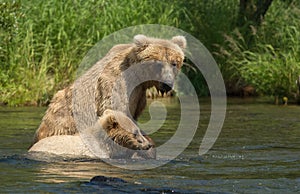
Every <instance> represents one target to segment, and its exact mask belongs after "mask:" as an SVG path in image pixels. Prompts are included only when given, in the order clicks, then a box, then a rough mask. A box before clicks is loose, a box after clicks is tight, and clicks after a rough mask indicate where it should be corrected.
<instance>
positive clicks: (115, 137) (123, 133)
mask: <svg viewBox="0 0 300 194" xmlns="http://www.w3.org/2000/svg"><path fill="white" fill-rule="evenodd" d="M99 123H100V126H101V127H102V129H104V130H105V132H106V133H107V137H108V138H109V139H111V140H112V141H114V142H115V143H117V144H118V145H120V146H122V147H125V148H129V149H131V150H149V149H151V148H153V147H154V142H153V140H152V139H151V138H150V137H148V136H147V135H145V134H144V133H143V132H142V131H141V130H140V129H139V128H138V126H137V125H136V124H135V123H134V122H133V121H132V120H131V119H130V118H128V117H127V116H126V115H125V114H124V113H122V112H120V111H114V110H110V109H107V110H105V111H104V113H103V116H102V117H100V119H99Z"/></svg>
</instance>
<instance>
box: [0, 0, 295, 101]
mask: <svg viewBox="0 0 300 194" xmlns="http://www.w3.org/2000/svg"><path fill="white" fill-rule="evenodd" d="M289 2H291V3H290V4H288V3H286V2H284V1H278V0H277V1H276V0H275V1H274V3H273V4H272V5H271V7H270V9H269V11H268V12H267V15H266V18H265V21H264V22H263V24H262V26H261V27H260V28H259V29H255V28H253V33H254V37H255V42H254V44H252V45H251V46H250V45H247V44H246V43H245V41H244V40H245V39H246V38H247V37H243V35H241V33H240V32H239V30H240V29H238V28H236V20H237V13H238V3H239V1H238V0H232V1H221V0H216V1H197V0H190V1H181V0H175V1H172V3H170V1H160V0H154V1H131V0H123V1H121V0H99V1H94V0H87V1H84V0H66V1H58V0H49V1H39V0H32V1H21V0H19V1H18V0H17V1H1V2H0V10H1V11H0V102H1V103H4V104H8V105H11V106H17V105H24V104H32V105H44V104H47V103H49V101H50V99H51V98H52V96H53V94H54V93H55V92H56V91H57V90H59V89H62V88H63V87H65V86H66V85H68V84H70V83H71V82H72V81H73V80H74V77H75V73H76V70H77V67H78V65H79V64H80V62H81V60H82V59H83V57H84V56H85V55H86V53H87V52H88V50H89V49H90V48H91V47H92V46H93V45H94V44H96V43H97V42H98V41H100V40H101V39H102V38H104V37H105V36H107V35H109V34H111V33H113V32H115V31H117V30H120V29H123V28H126V27H129V26H134V25H139V24H164V25H169V26H174V27H178V28H181V29H183V30H185V31H187V32H189V33H191V34H192V35H194V36H195V37H196V38H198V39H199V40H201V42H203V44H204V45H205V46H206V47H207V48H208V49H209V50H210V51H211V52H212V53H213V54H214V57H215V58H216V60H217V62H218V64H219V67H220V69H221V71H222V74H223V77H224V79H225V82H226V85H227V86H229V85H232V84H234V85H237V87H243V85H247V84H251V85H253V86H255V87H256V88H257V89H258V91H259V92H260V93H261V94H262V95H277V93H278V94H279V93H280V95H290V94H291V93H293V92H294V91H295V87H294V85H293V82H294V79H295V76H296V75H297V74H299V73H300V72H299V66H300V65H299V57H300V56H299V53H300V52H299V47H300V43H299V33H300V23H299V15H300V14H299V8H300V5H299V3H298V2H297V1H289ZM258 59H259V60H258ZM183 71H184V72H185V73H186V74H187V75H188V76H189V78H190V80H191V81H192V83H193V85H194V86H195V88H196V91H197V92H198V94H200V95H208V94H209V91H208V88H207V87H206V83H205V80H204V79H203V77H202V75H201V73H200V72H195V71H192V70H191V69H189V68H185V69H184V70H183ZM270 72H271V74H272V76H273V77H270V76H269V77H268V75H269V74H270ZM281 72H284V73H281ZM271 78H272V79H271ZM268 80H275V81H268ZM228 88H229V89H230V87H228ZM274 88H276V89H274Z"/></svg>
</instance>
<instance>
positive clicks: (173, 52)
mask: <svg viewBox="0 0 300 194" xmlns="http://www.w3.org/2000/svg"><path fill="white" fill-rule="evenodd" d="M185 48H186V39H185V37H183V36H174V37H173V38H172V39H171V40H165V39H158V38H151V37H147V36H145V35H136V36H135V37H134V49H133V53H132V55H131V56H129V57H130V58H131V59H132V58H135V65H136V64H140V65H142V66H143V67H142V68H140V67H139V68H136V69H137V71H138V72H136V75H138V76H140V78H141V79H145V77H147V78H148V79H149V78H152V80H151V81H149V82H148V84H146V87H147V88H149V87H152V86H155V87H157V88H162V89H163V90H165V91H166V92H168V91H169V90H170V89H171V88H172V87H173V85H174V82H175V78H176V76H177V74H178V72H179V70H180V69H181V67H182V64H183V60H184V52H183V51H184V49H185ZM133 55H134V56H133Z"/></svg>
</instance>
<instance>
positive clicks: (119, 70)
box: [33, 35, 186, 149]
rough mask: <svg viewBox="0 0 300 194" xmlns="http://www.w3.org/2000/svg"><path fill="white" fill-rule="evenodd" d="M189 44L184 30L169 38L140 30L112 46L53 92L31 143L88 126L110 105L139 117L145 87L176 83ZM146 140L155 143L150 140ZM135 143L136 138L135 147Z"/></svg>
mask: <svg viewBox="0 0 300 194" xmlns="http://www.w3.org/2000/svg"><path fill="white" fill-rule="evenodd" d="M185 47H186V40H185V38H184V37H183V36H175V37H173V38H172V39H171V40H165V39H157V38H150V37H146V36H144V35H136V36H135V37H134V40H133V43H131V44H119V45H116V46H114V47H113V48H112V49H111V50H110V51H109V52H108V53H107V54H106V56H105V57H103V58H102V59H101V60H99V61H98V62H97V63H96V64H95V65H93V66H92V67H91V68H90V69H89V70H88V71H87V72H86V73H85V74H83V75H82V76H81V77H79V78H78V79H77V80H76V81H75V82H74V83H73V84H72V85H70V86H69V87H67V88H65V89H63V90H61V91H58V92H57V93H56V94H55V95H54V97H53V99H52V101H51V103H50V105H49V108H48V110H47V111H46V113H45V116H44V117H43V119H42V122H41V124H40V126H39V128H38V129H37V131H36V133H35V137H34V141H33V144H35V143H37V142H38V141H40V140H41V139H43V138H46V137H50V136H55V135H76V134H78V133H79V132H82V131H85V130H86V128H89V127H90V126H93V125H94V123H95V122H96V120H97V119H96V118H97V117H101V116H102V115H103V113H104V111H105V110H107V109H113V110H118V111H120V112H123V113H124V114H125V115H126V116H128V117H129V118H132V120H133V121H136V120H137V118H138V117H139V115H140V114H141V112H142V111H143V109H144V108H145V106H146V89H147V88H150V87H153V86H156V87H158V86H159V84H161V83H164V84H167V85H168V86H169V87H170V88H172V86H173V84H174V80H175V77H176V75H177V74H178V71H179V70H180V68H181V66H182V64H183V59H184V53H183V49H184V48H185ZM139 81H140V83H139ZM118 138H120V136H118ZM132 138H135V137H132ZM132 138H131V139H130V138H129V139H126V141H131V140H132ZM143 141H145V142H147V143H148V144H151V141H152V140H151V139H149V138H144V139H143ZM132 142H136V141H135V140H132ZM136 146H137V145H135V144H134V143H133V144H132V148H135V147H136ZM146 148H147V146H146ZM147 149H148V148H147Z"/></svg>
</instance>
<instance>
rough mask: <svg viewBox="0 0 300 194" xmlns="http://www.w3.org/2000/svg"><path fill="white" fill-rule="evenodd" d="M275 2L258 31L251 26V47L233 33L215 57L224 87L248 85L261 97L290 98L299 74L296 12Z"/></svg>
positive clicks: (299, 32)
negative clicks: (225, 83)
mask: <svg viewBox="0 0 300 194" xmlns="http://www.w3.org/2000/svg"><path fill="white" fill-rule="evenodd" d="M299 8H300V7H299V5H297V4H293V3H292V4H290V5H289V6H287V5H286V3H284V2H281V1H275V2H274V3H273V4H272V6H271V7H270V9H269V12H268V13H267V15H266V17H265V20H264V22H263V23H262V26H260V28H258V29H257V28H255V27H253V26H252V34H251V36H254V37H255V40H254V41H255V44H254V45H251V46H249V45H247V44H246V43H245V37H243V35H242V34H241V33H240V32H239V30H238V29H235V30H234V31H233V32H232V33H231V34H230V35H225V36H224V37H225V44H224V45H223V46H222V47H220V48H219V51H218V52H217V53H216V54H217V56H218V57H219V59H220V60H219V61H223V62H222V63H220V68H221V70H222V72H223V76H224V79H225V80H226V81H227V87H229V88H230V87H232V85H235V87H243V86H244V85H248V84H250V85H252V86H254V87H255V88H256V89H257V91H258V92H259V93H260V94H262V95H271V96H291V95H293V94H294V93H295V92H296V84H295V80H296V79H297V77H298V75H299V74H300V50H299V46H300V39H299V35H300V23H299V21H300V20H299V19H300V14H299V13H300V9H299Z"/></svg>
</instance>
